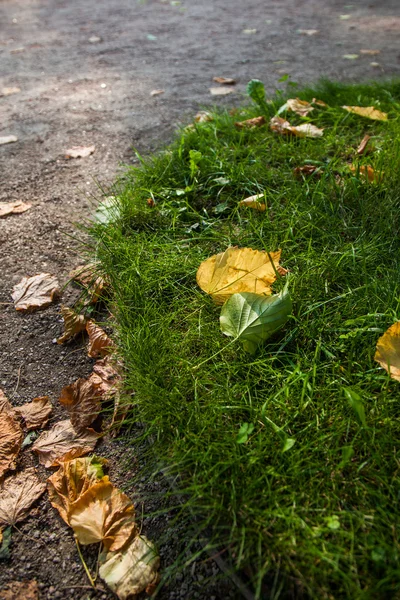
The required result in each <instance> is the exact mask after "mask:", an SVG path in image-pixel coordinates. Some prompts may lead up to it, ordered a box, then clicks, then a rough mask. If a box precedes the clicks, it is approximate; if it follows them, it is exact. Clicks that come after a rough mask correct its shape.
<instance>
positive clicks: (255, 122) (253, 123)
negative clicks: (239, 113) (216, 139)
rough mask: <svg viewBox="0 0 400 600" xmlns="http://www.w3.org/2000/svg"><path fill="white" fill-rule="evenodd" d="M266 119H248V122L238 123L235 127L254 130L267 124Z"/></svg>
mask: <svg viewBox="0 0 400 600" xmlns="http://www.w3.org/2000/svg"><path fill="white" fill-rule="evenodd" d="M265 122H266V121H265V117H254V119H246V121H237V122H236V123H235V127H237V128H238V129H254V128H255V127H261V125H264V124H265Z"/></svg>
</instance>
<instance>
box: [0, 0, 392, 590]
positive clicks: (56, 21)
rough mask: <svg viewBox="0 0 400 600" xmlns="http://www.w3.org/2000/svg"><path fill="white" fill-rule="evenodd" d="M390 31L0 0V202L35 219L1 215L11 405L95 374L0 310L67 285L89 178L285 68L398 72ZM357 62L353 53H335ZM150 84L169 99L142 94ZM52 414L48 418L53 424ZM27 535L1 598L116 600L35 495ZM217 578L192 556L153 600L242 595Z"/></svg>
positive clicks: (2, 329)
mask: <svg viewBox="0 0 400 600" xmlns="http://www.w3.org/2000/svg"><path fill="white" fill-rule="evenodd" d="M396 6H397V13H396ZM299 29H300V30H301V29H303V30H312V29H316V30H319V33H317V34H315V35H307V34H301V33H298V30H299ZM399 32H400V13H399V11H398V0H383V1H381V2H379V3H378V2H376V3H375V4H370V5H368V4H365V3H361V2H358V1H356V2H354V3H353V4H352V5H351V6H350V5H346V4H345V3H344V2H338V1H332V0H308V1H305V0H279V1H278V0H275V1H274V0H264V1H262V0H248V1H247V2H243V1H240V0H202V1H201V2H198V1H195V0H184V1H182V2H169V1H166V0H148V1H147V2H146V1H136V0H118V1H112V0H85V1H83V0H76V1H75V2H70V1H67V0H0V65H1V67H0V68H1V72H0V91H1V89H2V88H4V87H18V88H20V90H21V91H20V92H18V93H15V94H12V95H6V96H2V97H0V136H6V135H15V136H17V137H18V141H17V142H16V143H12V144H7V145H2V146H0V182H1V187H0V201H1V202H6V201H13V200H22V201H24V202H30V203H32V209H31V210H30V211H28V212H26V213H24V214H21V215H15V216H10V217H7V218H5V219H1V220H0V269H1V271H0V273H1V281H0V387H2V388H3V389H4V391H5V392H6V393H7V395H8V397H9V398H10V400H11V401H12V403H13V404H14V405H20V404H22V403H24V402H27V401H30V400H31V399H32V398H33V397H35V396H42V395H49V396H50V397H51V399H52V401H53V402H54V405H55V407H57V398H58V395H59V392H60V390H61V388H62V387H63V386H64V385H66V384H68V383H71V382H72V381H74V380H75V379H76V378H78V377H81V376H84V375H87V374H88V373H89V372H90V371H91V365H92V362H91V361H90V359H88V358H86V357H85V352H84V351H83V349H80V345H79V344H78V343H77V344H75V345H74V344H72V345H69V346H65V347H63V346H57V345H56V344H54V343H53V340H54V338H56V337H57V336H58V335H59V334H60V331H61V323H60V317H59V314H58V307H57V306H55V307H53V308H50V309H47V310H45V311H43V312H39V313H35V314H32V315H20V314H17V313H16V312H15V310H14V308H13V306H12V305H11V304H9V303H10V301H11V298H10V292H11V290H12V287H13V286H14V285H15V284H16V283H17V282H18V281H19V280H20V279H21V278H22V277H23V276H25V275H33V274H35V273H39V272H42V271H46V272H50V273H53V274H56V275H58V277H59V280H60V281H61V282H62V283H64V282H65V281H66V280H67V278H68V272H69V270H70V268H71V267H73V266H75V265H76V264H77V262H78V259H77V256H76V252H77V251H79V247H78V243H77V241H76V240H74V239H72V238H71V237H68V235H69V234H71V233H73V232H74V227H73V223H74V222H76V221H77V222H80V221H82V219H84V218H86V217H87V216H88V214H89V211H90V210H91V202H92V201H93V198H94V196H96V194H97V195H98V189H97V184H96V179H98V180H100V181H101V182H102V183H103V184H107V183H109V182H111V181H112V180H113V178H114V176H115V174H116V173H117V172H118V166H119V164H120V163H121V162H125V163H127V162H132V151H131V147H132V145H134V146H135V147H137V148H138V149H139V151H140V152H142V153H143V152H144V153H147V152H149V151H151V150H154V149H156V148H157V147H159V146H160V145H161V144H162V143H163V142H165V141H167V140H168V139H169V137H170V135H171V133H172V131H173V130H174V128H175V126H176V125H177V124H178V122H179V121H181V120H184V119H185V118H187V119H189V118H190V116H191V115H193V113H194V112H195V111H196V110H197V109H198V108H199V106H204V105H207V104H210V103H212V102H215V104H218V105H223V104H235V103H239V102H240V101H241V100H242V94H243V92H244V89H245V84H246V82H247V81H248V80H249V79H251V78H255V77H257V78H259V79H262V80H263V81H264V82H265V83H266V85H267V88H268V89H269V90H273V89H274V88H275V87H276V86H277V85H279V84H278V83H277V82H278V79H279V78H280V77H281V76H282V75H283V74H285V73H288V74H290V76H291V80H292V81H296V82H299V83H306V82H311V81H315V80H317V79H318V78H319V77H321V76H324V77H328V78H333V79H340V80H345V81H349V80H350V81H360V80H366V79H370V78H382V77H388V76H392V75H397V76H398V75H399V74H400V47H399V43H398V38H399ZM360 49H379V50H380V54H379V55H376V56H371V55H368V54H359V51H360ZM353 54H359V58H356V59H350V58H343V56H344V55H353ZM371 63H375V66H374V65H371ZM221 75H222V76H226V77H235V78H237V79H238V85H237V86H236V87H235V92H234V93H233V94H231V95H229V96H227V97H218V98H213V97H211V96H210V93H209V87H210V86H212V85H213V83H212V78H213V76H221ZM214 85H215V84H214ZM154 89H163V90H164V93H163V94H162V95H158V96H154V97H151V96H150V93H151V91H152V90H154ZM92 144H95V146H96V150H95V152H94V154H92V155H91V156H89V157H88V158H84V159H76V160H67V159H65V156H64V155H65V151H66V150H67V149H68V148H70V147H71V146H75V145H84V146H89V145H92ZM69 294H70V292H66V293H65V295H64V298H63V301H64V302H68V300H69V299H70V296H69ZM61 414H62V413H61V412H60V409H56V412H55V418H54V419H55V420H59V419H60V418H61ZM99 452H101V451H99ZM123 454H125V450H124V448H122V447H121V446H120V445H119V444H118V443H116V444H115V446H114V450H113V451H112V452H111V453H110V455H111V458H112V471H111V478H112V479H114V480H115V481H116V482H117V483H119V484H120V485H121V484H122V483H123V480H124V478H125V477H126V475H125V472H123V471H121V470H118V468H119V457H120V456H122V455H123ZM21 460H22V462H23V463H24V464H25V463H29V461H31V463H32V461H33V460H34V459H32V458H31V457H25V456H23V458H22V459H21ZM24 461H25V462H24ZM132 469H134V466H132ZM44 476H45V474H44V472H43V477H44ZM153 485H155V486H156V488H157V484H153ZM146 486H147V484H146V482H143V487H144V488H146ZM152 489H154V488H148V487H147V491H149V490H150V491H151V490H152ZM150 504H151V503H150ZM155 507H156V503H155V505H154V506H153V507H152V506H151V505H150V506H146V510H147V511H151V509H152V508H153V509H154V508H155ZM144 525H145V529H146V527H147V528H148V533H149V535H150V537H151V535H152V534H153V535H156V533H157V531H161V530H162V529H164V530H166V529H168V518H166V517H163V518H162V519H161V518H160V519H158V520H157V519H156V520H151V519H148V520H147V521H146V522H145V524H144ZM21 531H22V533H18V532H15V533H14V536H13V546H12V560H11V561H10V562H8V563H2V564H1V565H0V567H1V569H0V589H2V588H3V587H4V585H5V584H6V583H7V582H9V581H11V580H20V581H22V580H27V579H33V578H35V579H36V580H37V581H38V583H39V587H40V590H41V598H46V599H47V598H48V599H53V598H74V599H75V598H82V599H83V598H89V597H91V598H94V597H96V598H105V599H106V598H111V597H112V595H111V594H109V592H104V593H93V592H90V591H89V590H87V589H84V588H80V587H73V586H85V585H87V581H86V579H85V575H84V572H83V569H82V566H81V564H80V562H79V560H78V556H77V553H76V549H75V546H74V543H73V540H72V536H71V532H70V531H69V530H68V529H67V527H66V526H64V524H63V522H61V520H60V519H59V518H58V517H57V516H56V514H55V512H54V511H53V509H52V508H51V507H50V506H49V504H48V501H47V500H46V499H45V498H43V499H42V500H41V501H40V503H39V508H38V511H37V514H36V515H33V516H32V517H30V518H29V519H28V520H27V521H25V523H23V524H22V525H21ZM178 546H179V532H176V531H175V532H171V535H170V540H169V542H168V543H166V544H164V546H163V548H162V549H161V554H162V559H163V562H164V565H165V564H168V562H170V561H171V557H173V556H174V555H176V552H177V551H178V550H177V548H178ZM217 574H218V568H217V567H216V566H215V564H212V563H207V564H205V565H204V564H199V563H194V567H193V565H192V566H191V567H190V568H189V569H186V571H185V572H184V573H183V575H182V576H180V578H178V580H177V581H176V582H175V583H174V584H173V585H171V586H169V588H165V589H164V590H163V592H162V593H161V595H160V598H164V599H166V598H168V599H171V600H172V599H173V598H188V599H194V598H200V599H204V600H205V599H206V598H207V599H208V600H210V599H211V600H212V599H213V598H214V600H217V599H219V598H236V597H240V594H239V593H238V592H237V590H236V589H235V588H234V587H233V586H231V585H229V584H225V583H223V582H222V583H215V582H214V583H212V584H207V583H204V582H205V581H207V578H210V577H211V578H213V579H214V580H215V579H216V575H217ZM0 597H1V594H0Z"/></svg>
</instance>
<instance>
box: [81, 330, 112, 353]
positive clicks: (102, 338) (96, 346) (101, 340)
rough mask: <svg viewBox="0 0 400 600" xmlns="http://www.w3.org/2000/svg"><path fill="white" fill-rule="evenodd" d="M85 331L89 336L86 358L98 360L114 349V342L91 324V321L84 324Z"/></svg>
mask: <svg viewBox="0 0 400 600" xmlns="http://www.w3.org/2000/svg"><path fill="white" fill-rule="evenodd" d="M86 331H87V333H88V336H89V346H88V356H90V357H91V358H99V357H104V356H107V354H111V352H112V351H113V349H114V347H115V346H114V342H113V341H112V339H111V338H109V337H108V335H107V334H106V332H105V331H104V330H103V329H102V328H101V327H99V326H98V325H96V324H95V323H93V321H88V322H87V323H86Z"/></svg>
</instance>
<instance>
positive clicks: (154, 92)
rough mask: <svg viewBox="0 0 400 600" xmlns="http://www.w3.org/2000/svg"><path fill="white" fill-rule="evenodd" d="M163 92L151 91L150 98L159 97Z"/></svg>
mask: <svg viewBox="0 0 400 600" xmlns="http://www.w3.org/2000/svg"><path fill="white" fill-rule="evenodd" d="M164 91H165V90H152V91H151V92H150V96H160V95H161V94H163V93H164Z"/></svg>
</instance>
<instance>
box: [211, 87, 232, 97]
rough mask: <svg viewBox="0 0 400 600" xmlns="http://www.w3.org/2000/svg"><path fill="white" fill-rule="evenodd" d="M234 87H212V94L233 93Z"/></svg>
mask: <svg viewBox="0 0 400 600" xmlns="http://www.w3.org/2000/svg"><path fill="white" fill-rule="evenodd" d="M232 92H233V89H232V88H231V87H212V88H210V94H211V95H212V96H226V95H227V94H232Z"/></svg>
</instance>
